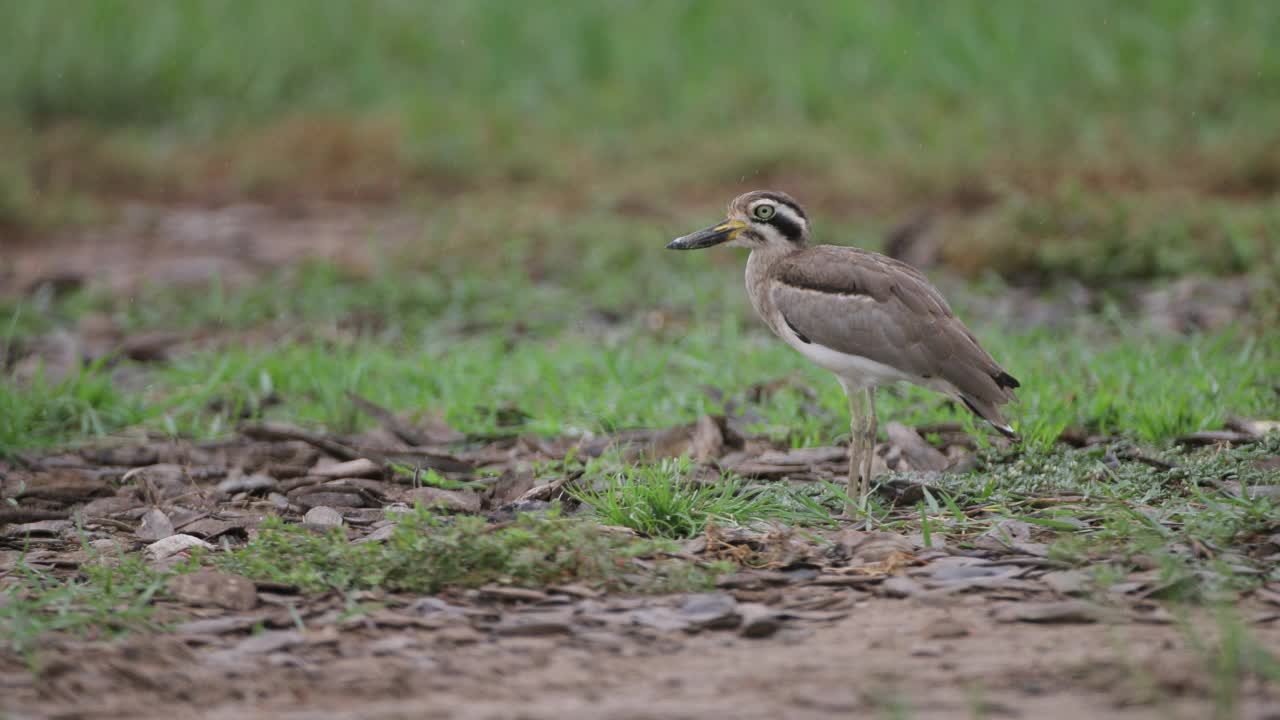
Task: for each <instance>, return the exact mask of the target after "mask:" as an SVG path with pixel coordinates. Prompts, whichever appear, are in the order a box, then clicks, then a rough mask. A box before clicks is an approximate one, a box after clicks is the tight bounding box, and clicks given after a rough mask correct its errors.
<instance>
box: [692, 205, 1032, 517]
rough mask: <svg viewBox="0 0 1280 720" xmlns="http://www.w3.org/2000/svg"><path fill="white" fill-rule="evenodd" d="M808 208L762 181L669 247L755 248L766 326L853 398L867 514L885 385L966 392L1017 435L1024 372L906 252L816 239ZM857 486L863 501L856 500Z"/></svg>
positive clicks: (750, 277) (855, 454)
mask: <svg viewBox="0 0 1280 720" xmlns="http://www.w3.org/2000/svg"><path fill="white" fill-rule="evenodd" d="M810 236H811V233H810V224H809V215H808V213H806V212H805V210H804V208H803V207H801V206H800V203H798V202H796V201H795V199H794V198H792V197H791V196H790V195H788V194H786V193H784V192H778V191H773V190H756V191H753V192H748V193H745V194H742V195H739V196H738V197H736V198H734V200H733V201H732V202H731V203H729V211H728V216H727V218H726V219H725V220H724V221H723V222H721V223H718V224H716V225H713V226H711V227H709V228H706V229H704V230H699V231H697V232H693V233H689V234H688V235H684V236H682V237H678V238H676V239H675V240H672V241H671V242H670V243H668V244H667V249H670V250H698V249H702V248H709V247H712V246H715V245H724V246H727V247H744V248H749V249H750V250H751V253H750V255H749V257H748V258H747V269H746V285H747V294H748V296H749V297H750V299H751V305H752V307H753V308H755V311H756V313H757V314H758V315H759V316H760V318H761V319H762V320H764V322H765V324H766V325H768V326H769V329H770V330H772V331H773V333H774V334H775V335H777V336H778V337H780V338H781V339H782V340H783V341H785V342H786V343H787V344H788V345H790V346H791V347H793V348H795V349H796V350H798V351H799V352H800V353H801V354H802V355H804V356H805V357H806V358H808V359H809V360H810V361H812V362H814V363H816V364H817V365H819V366H821V367H823V368H825V369H827V370H829V371H831V372H832V373H834V374H835V375H836V378H837V379H838V380H839V381H840V385H841V386H842V387H843V388H844V391H845V395H846V396H847V397H848V400H849V430H850V441H849V479H848V492H847V493H846V513H847V514H849V515H853V514H855V513H856V512H858V511H859V510H861V512H862V513H863V515H864V516H866V517H867V521H868V522H870V517H869V514H868V513H867V508H866V503H867V497H868V495H869V494H870V489H871V461H872V458H873V455H874V450H875V437H876V432H877V418H876V405H875V391H876V388H877V387H880V386H882V385H889V384H894V383H900V382H907V383H911V384H914V385H918V386H921V387H924V388H927V389H929V390H932V391H935V392H938V393H941V394H942V395H945V396H947V397H949V398H952V399H953V400H955V401H957V402H959V403H961V404H963V405H964V406H965V407H967V408H968V409H969V411H970V412H972V413H973V414H974V415H976V416H978V417H979V418H981V419H983V420H985V421H986V422H988V423H990V424H991V425H992V426H993V427H994V428H995V429H996V430H998V431H999V432H1000V433H1001V434H1003V435H1005V436H1006V437H1008V438H1010V439H1011V440H1015V441H1016V440H1017V438H1018V436H1017V433H1016V432H1015V431H1014V429H1013V428H1012V427H1011V426H1010V425H1009V423H1008V422H1006V421H1005V418H1004V416H1003V415H1002V414H1001V412H1000V408H1001V406H1003V405H1005V404H1007V403H1009V402H1012V401H1014V400H1015V399H1016V397H1015V395H1014V390H1016V389H1017V388H1018V387H1019V386H1020V383H1019V382H1018V380H1016V379H1015V378H1014V377H1013V376H1012V375H1010V374H1009V373H1008V372H1005V370H1004V368H1002V367H1001V366H1000V364H999V363H997V362H996V361H995V359H993V358H992V357H991V354H990V353H988V352H987V351H986V350H984V349H983V348H982V346H981V345H980V344H979V343H978V340H977V338H975V337H974V335H973V333H972V332H970V331H969V329H968V328H967V327H965V325H964V323H963V322H961V321H960V319H959V318H957V317H956V315H955V313H953V312H952V310H951V307H950V306H949V305H948V304H947V301H946V300H945V299H944V298H943V297H942V293H940V292H938V289H937V288H935V287H934V286H933V285H932V284H931V283H930V282H929V280H928V279H927V278H925V276H924V275H923V274H922V273H921V272H920V271H919V270H917V269H915V268H914V267H912V266H910V265H908V264H907V263H904V262H901V261H899V260H895V259H894V258H891V257H887V256H885V255H881V254H879V253H875V252H871V251H868V250H863V249H860V248H856V247H849V246H842V245H811V244H810ZM855 492H856V493H857V497H858V505H859V506H860V508H859V507H855V506H854V505H853V498H854V496H855Z"/></svg>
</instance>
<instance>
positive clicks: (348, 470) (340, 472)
mask: <svg viewBox="0 0 1280 720" xmlns="http://www.w3.org/2000/svg"><path fill="white" fill-rule="evenodd" d="M311 474H312V475H315V476H316V477H323V478H374V477H380V476H381V475H382V468H381V467H379V465H378V464H377V463H375V462H374V461H372V460H369V459H368V458H356V459H355V460H350V461H348V462H340V463H335V464H333V465H327V466H324V467H315V468H312V469H311Z"/></svg>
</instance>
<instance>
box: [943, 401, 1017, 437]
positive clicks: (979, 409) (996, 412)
mask: <svg viewBox="0 0 1280 720" xmlns="http://www.w3.org/2000/svg"><path fill="white" fill-rule="evenodd" d="M957 397H959V398H960V401H961V402H963V403H964V404H965V407H967V408H969V411H970V412H972V413H973V414H974V415H977V416H978V417H980V418H982V419H983V420H986V421H987V422H989V423H991V427H993V428H995V429H996V430H999V431H1000V434H1001V435H1004V436H1005V437H1007V438H1009V439H1010V440H1012V441H1014V442H1018V439H1019V438H1018V433H1016V432H1014V430H1013V428H1012V427H1011V426H1010V425H1009V423H1007V422H1005V419H1004V415H1002V414H1001V413H1000V408H999V407H998V406H997V405H996V404H995V403H992V402H988V401H985V400H979V399H978V398H975V397H972V396H969V395H963V394H961V395H958V396H957Z"/></svg>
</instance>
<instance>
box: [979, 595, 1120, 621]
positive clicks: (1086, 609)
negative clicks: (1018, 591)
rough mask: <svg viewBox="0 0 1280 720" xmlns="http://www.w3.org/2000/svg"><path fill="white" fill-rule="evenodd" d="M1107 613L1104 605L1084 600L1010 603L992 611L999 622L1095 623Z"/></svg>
mask: <svg viewBox="0 0 1280 720" xmlns="http://www.w3.org/2000/svg"><path fill="white" fill-rule="evenodd" d="M1105 614H1106V613H1105V611H1104V609H1103V608H1102V607H1100V606H1098V605H1094V604H1092V603H1088V602H1085V601H1083V600H1063V601H1061V602H1047V603H1041V602H1021V603H1009V604H1007V605H1003V606H1001V607H998V608H996V609H995V610H994V612H993V613H992V615H993V616H994V617H995V619H996V620H997V621H999V622H1033V623H1095V622H1098V621H1099V620H1101V619H1103V617H1104V616H1105Z"/></svg>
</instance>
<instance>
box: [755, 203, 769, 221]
mask: <svg viewBox="0 0 1280 720" xmlns="http://www.w3.org/2000/svg"><path fill="white" fill-rule="evenodd" d="M773 213H774V208H773V206H772V205H769V204H767V203H766V204H764V205H757V206H756V209H755V210H753V211H752V214H754V215H755V216H756V219H758V220H768V219H769V218H771V217H773Z"/></svg>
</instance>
